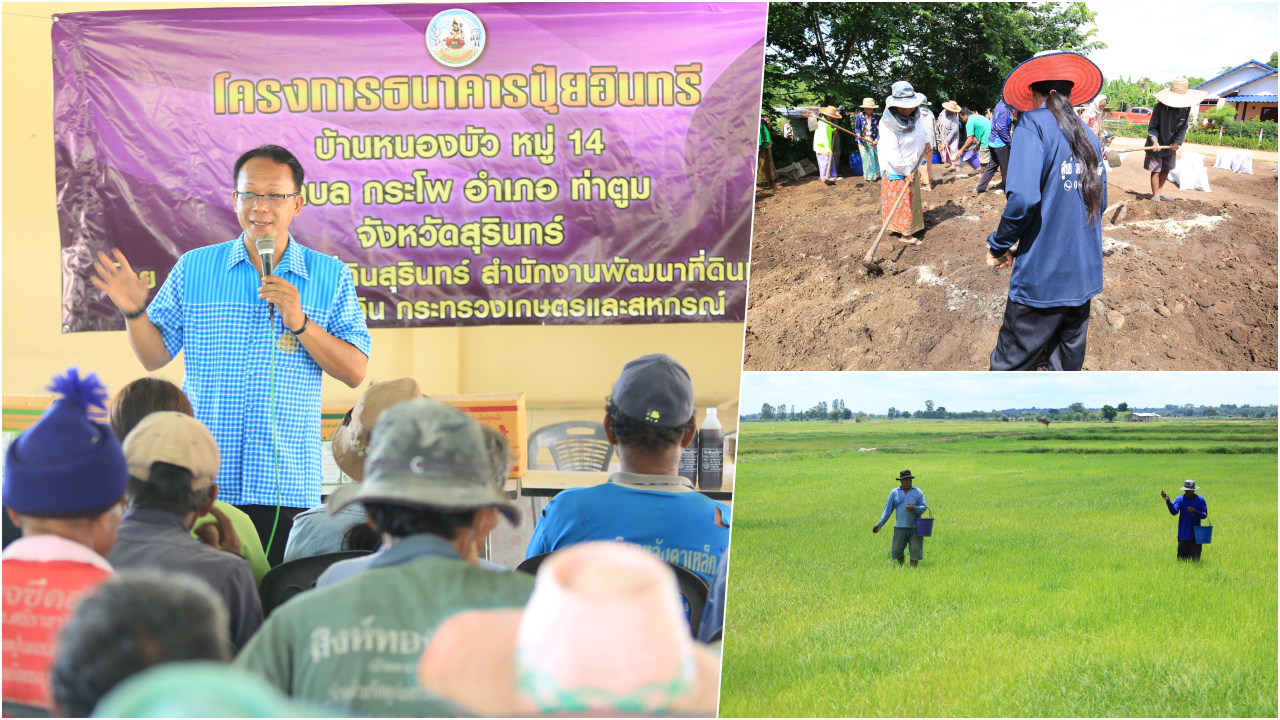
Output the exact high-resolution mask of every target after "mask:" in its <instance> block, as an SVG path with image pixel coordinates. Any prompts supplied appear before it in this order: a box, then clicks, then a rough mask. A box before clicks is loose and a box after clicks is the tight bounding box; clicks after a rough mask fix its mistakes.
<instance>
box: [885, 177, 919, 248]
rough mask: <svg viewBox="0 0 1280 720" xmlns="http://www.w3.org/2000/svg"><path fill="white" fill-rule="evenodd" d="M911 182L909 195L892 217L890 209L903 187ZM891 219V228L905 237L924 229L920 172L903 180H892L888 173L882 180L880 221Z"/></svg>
mask: <svg viewBox="0 0 1280 720" xmlns="http://www.w3.org/2000/svg"><path fill="white" fill-rule="evenodd" d="M908 183H910V189H909V190H907V196H906V197H904V198H902V202H901V203H899V204H898V210H897V212H894V213H893V217H892V219H890V217H889V211H890V210H892V209H893V201H894V200H895V199H897V197H898V193H900V192H902V188H903V187H907V186H908V185H907V184H908ZM885 220H888V221H889V229H890V230H892V231H893V232H896V233H899V234H901V235H902V236H903V237H906V236H908V235H911V234H912V233H916V232H919V231H921V230H923V229H924V213H922V212H921V211H920V173H912V174H911V175H910V176H908V177H905V178H903V179H901V180H891V179H889V176H888V175H885V176H884V179H883V180H882V181H881V182H880V222H884V221H885Z"/></svg>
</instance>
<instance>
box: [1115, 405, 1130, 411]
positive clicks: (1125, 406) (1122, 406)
mask: <svg viewBox="0 0 1280 720" xmlns="http://www.w3.org/2000/svg"><path fill="white" fill-rule="evenodd" d="M1116 410H1119V411H1120V412H1129V403H1120V404H1119V405H1117V406H1116Z"/></svg>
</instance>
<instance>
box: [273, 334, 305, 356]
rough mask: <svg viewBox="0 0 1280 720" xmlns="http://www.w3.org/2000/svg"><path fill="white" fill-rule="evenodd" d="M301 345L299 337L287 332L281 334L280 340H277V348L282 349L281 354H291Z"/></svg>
mask: <svg viewBox="0 0 1280 720" xmlns="http://www.w3.org/2000/svg"><path fill="white" fill-rule="evenodd" d="M301 345H302V343H301V342H300V341H299V340H298V336H297V335H294V334H293V333H291V332H289V331H287V330H286V331H285V332H282V333H280V337H279V338H276V347H278V348H280V352H286V353H291V352H293V351H294V350H297V349H298V347H299V346H301Z"/></svg>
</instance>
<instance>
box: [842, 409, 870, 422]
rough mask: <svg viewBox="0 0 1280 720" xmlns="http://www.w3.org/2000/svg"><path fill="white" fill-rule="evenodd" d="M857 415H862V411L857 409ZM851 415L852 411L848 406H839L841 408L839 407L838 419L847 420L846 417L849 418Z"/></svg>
mask: <svg viewBox="0 0 1280 720" xmlns="http://www.w3.org/2000/svg"><path fill="white" fill-rule="evenodd" d="M858 415H859V416H861V415H864V413H863V412H862V411H858ZM851 417H853V411H852V410H850V409H849V408H847V407H841V408H840V419H841V420H848V419H849V418H851Z"/></svg>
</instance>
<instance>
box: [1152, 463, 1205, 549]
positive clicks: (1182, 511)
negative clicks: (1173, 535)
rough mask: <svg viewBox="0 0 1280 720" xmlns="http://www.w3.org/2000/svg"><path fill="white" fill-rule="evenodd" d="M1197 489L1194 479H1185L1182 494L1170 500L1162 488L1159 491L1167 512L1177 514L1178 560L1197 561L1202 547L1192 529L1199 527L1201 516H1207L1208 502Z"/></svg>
mask: <svg viewBox="0 0 1280 720" xmlns="http://www.w3.org/2000/svg"><path fill="white" fill-rule="evenodd" d="M1199 490H1200V488H1198V487H1196V481H1195V480H1185V481H1183V483H1182V495H1180V496H1179V497H1178V498H1177V499H1176V500H1174V501H1172V502H1170V501H1169V496H1168V495H1166V494H1165V492H1164V491H1163V490H1161V491H1160V497H1162V498H1164V504H1165V505H1167V506H1168V508H1169V514H1170V515H1177V516H1178V559H1179V560H1197V561H1198V560H1199V559H1200V549H1201V548H1202V547H1204V546H1203V545H1201V544H1200V543H1198V542H1196V531H1195V530H1193V529H1192V528H1195V527H1199V525H1200V520H1201V519H1202V518H1207V517H1209V503H1207V502H1205V500H1204V498H1202V497H1200V496H1199V495H1197V494H1196V493H1197V492H1199Z"/></svg>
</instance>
